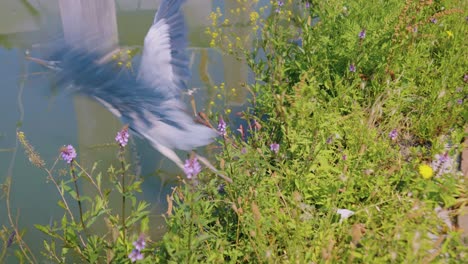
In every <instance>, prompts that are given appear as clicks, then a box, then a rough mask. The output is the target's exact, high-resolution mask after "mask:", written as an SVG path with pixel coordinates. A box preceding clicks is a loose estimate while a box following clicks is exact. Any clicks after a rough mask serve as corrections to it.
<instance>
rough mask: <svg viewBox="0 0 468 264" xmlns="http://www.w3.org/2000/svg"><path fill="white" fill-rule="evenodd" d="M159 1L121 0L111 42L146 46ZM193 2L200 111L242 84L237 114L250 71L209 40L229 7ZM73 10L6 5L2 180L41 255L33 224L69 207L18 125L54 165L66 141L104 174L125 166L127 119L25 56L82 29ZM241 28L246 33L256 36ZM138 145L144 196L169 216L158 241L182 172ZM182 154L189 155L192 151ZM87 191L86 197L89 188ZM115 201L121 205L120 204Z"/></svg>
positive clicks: (1, 40)
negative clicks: (21, 140)
mask: <svg viewBox="0 0 468 264" xmlns="http://www.w3.org/2000/svg"><path fill="white" fill-rule="evenodd" d="M67 1H68V2H69V1H70V0H63V2H62V4H63V3H66V2H67ZM75 2H76V1H75ZM78 2H79V1H78ZM159 2H160V1H153V0H139V1H134V0H117V1H116V2H115V8H116V12H115V14H116V16H115V17H116V20H115V22H114V26H115V29H116V30H113V29H112V25H107V28H110V31H111V35H112V36H114V37H115V41H114V40H113V38H112V37H108V38H106V39H107V40H109V44H108V46H109V47H114V46H115V47H117V46H140V45H142V42H143V38H144V35H145V34H146V32H147V30H148V27H149V25H150V24H151V22H152V20H153V17H154V12H155V8H156V7H157V6H158V5H159ZM236 4H237V1H229V4H228V6H229V8H233V7H235V5H236ZM187 5H189V6H187V7H186V8H185V10H186V11H187V12H186V20H187V21H188V25H189V43H190V46H191V47H190V49H189V53H190V54H189V55H190V57H191V70H192V82H191V84H190V86H191V87H193V88H197V93H196V94H195V101H196V106H197V111H207V110H208V107H209V102H210V101H212V100H215V97H216V94H217V93H216V92H215V91H214V90H213V87H214V86H215V85H219V84H220V83H222V82H225V83H226V87H228V88H231V87H235V88H237V90H238V92H237V93H236V97H228V98H226V102H225V103H226V105H227V106H229V107H230V108H231V109H232V110H233V111H232V112H233V113H235V112H237V111H240V110H241V109H242V104H243V103H245V101H246V95H247V92H246V91H241V90H239V89H241V87H242V86H241V85H240V83H246V82H248V70H247V68H246V66H245V65H243V64H241V63H240V62H238V61H236V60H235V59H234V58H232V57H227V56H222V55H221V54H220V53H219V52H217V51H216V50H213V49H210V48H208V43H209V40H208V37H207V36H206V35H205V34H204V31H205V28H206V26H208V23H209V20H208V19H207V16H208V15H209V13H210V12H211V11H212V10H214V9H216V7H221V8H222V9H224V3H223V1H218V0H216V1H212V0H197V1H188V3H187ZM69 8H70V7H67V6H65V5H62V6H60V5H59V4H58V1H57V0H29V1H27V0H21V1H18V0H7V1H3V2H2V3H0V78H1V83H2V86H1V88H2V89H1V92H2V94H1V95H0V182H1V183H3V182H4V181H5V179H6V178H7V177H9V176H11V177H12V186H11V197H10V198H11V201H10V202H11V206H12V208H11V209H12V212H13V213H14V214H15V215H16V214H17V215H19V217H18V226H19V227H20V229H24V230H26V231H27V233H26V236H25V237H24V239H25V241H26V242H27V243H28V245H29V246H31V248H32V250H33V251H34V252H35V253H38V252H39V249H40V248H41V247H42V242H40V241H41V239H42V238H43V236H42V235H41V233H40V232H39V231H37V230H36V229H34V228H33V227H32V224H33V223H38V224H47V223H50V222H52V221H55V220H57V219H60V217H61V215H62V210H60V208H59V207H58V206H57V205H56V202H57V200H58V195H57V192H56V190H55V189H54V188H55V187H53V185H51V184H48V183H47V182H46V175H45V173H44V172H42V171H41V170H39V169H37V168H36V167H34V166H33V165H32V164H31V163H30V162H29V161H28V158H27V157H26V156H25V155H24V151H23V149H22V148H21V147H19V146H18V144H17V142H16V129H17V128H20V129H21V130H22V131H24V132H25V134H26V136H27V138H28V139H29V141H30V143H31V144H32V145H33V146H34V147H35V149H36V150H37V151H38V152H39V153H40V154H41V156H42V158H43V159H44V160H45V161H46V163H47V165H48V166H49V167H50V165H51V164H52V163H53V162H54V161H55V159H56V158H57V156H58V149H59V148H60V147H61V146H62V145H64V144H73V145H74V146H77V151H78V153H79V162H80V163H81V164H82V165H84V166H85V167H88V168H90V167H92V165H93V164H94V162H96V161H97V162H98V171H103V172H105V171H106V169H107V168H108V166H109V165H111V164H114V166H115V167H116V166H117V164H115V162H116V161H117V158H116V157H117V147H116V146H113V145H110V144H108V143H113V139H114V136H115V133H116V131H118V130H119V129H120V128H121V126H122V125H121V123H120V122H119V120H117V119H116V118H115V117H114V116H112V115H111V114H110V113H109V112H108V111H107V110H106V109H104V108H103V107H102V106H101V105H99V104H97V103H96V102H94V101H90V100H88V99H87V98H83V97H79V96H75V97H71V96H69V95H67V94H66V93H63V92H62V93H60V92H58V91H57V90H56V87H54V82H53V78H52V77H51V75H50V73H49V72H48V71H47V70H45V69H44V68H43V67H41V66H40V65H37V64H35V63H32V62H30V61H27V60H25V55H24V54H25V52H26V50H29V51H30V52H31V53H32V54H35V50H36V46H37V44H38V43H41V42H43V40H44V39H47V37H45V36H44V34H50V32H53V33H52V34H51V35H54V34H55V29H56V31H58V32H60V31H61V30H62V24H63V29H66V28H67V27H72V28H73V27H74V26H75V27H76V18H73V17H71V16H67V17H65V18H64V17H63V13H66V12H67V10H68V11H70V9H69ZM188 10H190V12H188ZM60 12H62V19H61V18H60V15H59V14H60ZM109 21H112V19H110V20H109ZM87 22H89V23H93V22H92V21H89V20H87ZM67 25H68V26H67ZM44 28H47V30H44ZM51 28H53V29H54V30H50V29H51ZM241 30H242V29H240V32H239V34H248V33H247V32H241ZM46 32H47V33H46ZM69 32H70V29H69ZM109 36H110V35H109ZM65 37H67V33H65ZM68 37H69V38H70V39H71V40H72V41H75V42H77V43H78V41H79V38H76V37H74V36H71V37H70V36H68ZM35 55H38V56H39V55H40V54H35ZM131 148H132V150H133V151H130V152H129V157H128V158H130V159H132V161H133V162H132V164H135V166H134V170H136V171H138V172H139V174H140V175H141V176H142V177H143V178H144V185H143V186H142V188H143V193H142V194H141V198H144V199H146V200H148V201H149V202H150V203H151V204H152V206H153V208H152V212H153V215H154V218H155V219H156V220H157V219H159V220H161V221H156V222H155V221H153V223H158V224H156V225H157V226H160V228H159V229H158V228H154V229H153V231H154V232H155V234H152V237H153V239H155V238H156V237H157V235H160V234H162V232H163V222H162V219H161V217H159V215H161V214H162V213H163V212H165V210H166V195H167V194H169V193H170V192H171V187H173V186H174V185H175V184H176V176H177V175H180V174H181V171H179V170H178V169H177V168H176V167H175V165H174V164H172V162H169V161H167V160H166V159H164V158H163V157H161V155H160V154H159V153H157V152H156V151H155V150H153V149H152V148H151V147H150V146H149V145H148V144H147V143H146V142H145V141H143V140H139V139H135V140H134V141H133V144H132V147H131ZM179 155H180V156H181V157H182V158H185V157H184V156H183V155H185V154H183V153H179ZM62 167H64V166H62ZM83 188H84V192H85V194H86V191H87V190H86V186H83ZM113 202H114V203H115V205H116V206H117V205H118V201H113ZM155 219H153V220H155ZM0 225H5V226H9V224H8V219H7V216H6V208H5V201H4V200H1V202H0ZM36 255H38V254H36Z"/></svg>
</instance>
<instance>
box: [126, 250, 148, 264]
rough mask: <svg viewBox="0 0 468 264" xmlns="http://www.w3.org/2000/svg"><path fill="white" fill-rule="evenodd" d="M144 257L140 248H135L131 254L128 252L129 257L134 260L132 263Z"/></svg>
mask: <svg viewBox="0 0 468 264" xmlns="http://www.w3.org/2000/svg"><path fill="white" fill-rule="evenodd" d="M143 257H144V256H143V254H142V253H141V252H140V251H139V250H138V249H134V250H132V252H131V253H130V254H128V258H129V259H130V260H131V261H132V263H133V262H135V261H137V260H142V259H143Z"/></svg>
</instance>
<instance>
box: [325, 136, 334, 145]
mask: <svg viewBox="0 0 468 264" xmlns="http://www.w3.org/2000/svg"><path fill="white" fill-rule="evenodd" d="M332 141H333V137H332V136H329V137H328V138H327V141H326V143H327V144H331V143H332Z"/></svg>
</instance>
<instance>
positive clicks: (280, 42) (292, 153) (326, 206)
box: [160, 0, 468, 263]
mask: <svg viewBox="0 0 468 264" xmlns="http://www.w3.org/2000/svg"><path fill="white" fill-rule="evenodd" d="M275 2H276V1H275ZM273 4H275V3H273ZM241 5H242V4H241ZM246 5H248V4H246ZM262 8H263V7H261V8H260V10H263V11H265V9H264V8H263V9H262ZM275 8H276V7H275V6H274V7H273V11H272V14H271V15H270V16H268V18H266V19H258V20H255V21H251V24H250V25H249V26H250V27H252V28H257V29H259V31H258V32H259V35H260V36H261V37H260V39H258V40H254V41H253V46H252V47H250V46H249V45H248V43H247V44H246V43H245V42H244V41H239V39H238V38H240V39H249V38H250V37H251V36H248V35H247V36H237V35H234V34H235V33H233V32H234V30H231V29H230V28H229V27H226V28H224V29H223V30H219V29H218V28H217V27H216V26H217V23H221V24H222V25H226V20H223V19H222V16H223V15H222V14H221V13H220V12H219V11H217V12H215V13H213V14H212V16H211V18H212V19H213V25H214V27H212V28H210V29H209V30H207V32H208V33H209V34H210V35H211V37H212V39H213V41H212V43H214V44H213V45H219V47H220V48H221V49H223V50H224V51H226V52H228V53H230V54H233V55H236V56H238V57H239V59H241V60H245V61H246V62H247V63H248V65H249V66H250V68H251V69H252V71H253V73H254V74H255V76H256V80H257V81H256V82H255V83H254V84H252V85H251V86H250V89H251V90H252V91H253V92H254V96H253V98H252V107H251V108H250V109H248V110H247V111H246V112H245V113H244V118H245V119H246V121H247V122H248V124H252V123H255V122H256V123H257V124H259V125H260V126H255V125H252V126H249V128H248V129H247V130H248V131H247V132H248V133H249V138H248V141H247V142H245V141H244V139H243V138H242V137H240V136H237V135H238V134H236V132H235V130H236V129H235V128H231V131H230V133H229V134H228V136H227V137H226V138H225V139H224V141H223V142H221V143H222V144H223V145H224V151H223V153H221V154H220V155H219V157H218V158H219V160H220V164H221V165H222V166H223V168H224V171H225V172H226V173H227V175H228V176H229V177H231V178H233V180H234V183H233V184H229V185H226V186H225V187H224V189H225V192H226V194H224V195H223V194H220V193H219V192H218V191H217V188H218V186H219V184H221V182H220V181H216V180H208V178H207V179H205V181H202V182H203V184H200V185H197V186H196V187H193V186H190V185H185V186H182V187H181V188H180V189H178V190H177V192H175V193H174V195H173V198H174V203H175V204H176V205H177V206H175V207H174V212H173V215H171V216H169V218H168V227H169V231H168V233H167V234H166V235H165V237H164V239H163V241H161V243H160V244H161V249H162V250H161V251H160V254H161V258H162V259H164V260H166V261H168V262H172V261H173V262H177V263H180V262H187V263H197V262H198V263H205V262H210V263H211V262H216V263H224V262H259V263H264V262H282V263H283V262H286V263H289V262H291V263H296V262H298V263H308V262H314V263H317V262H330V263H341V262H350V261H354V262H359V263H381V262H395V263H401V262H405V261H406V262H411V263H419V262H422V263H427V262H432V261H444V259H446V260H447V261H448V262H450V263H452V262H459V261H461V260H462V259H463V258H464V257H466V254H467V251H466V248H465V247H464V246H463V242H462V240H461V238H460V233H459V231H457V230H456V229H455V228H454V227H453V224H452V223H450V220H449V221H445V220H446V218H443V217H442V216H441V214H440V210H442V212H450V214H451V216H452V217H456V215H457V214H458V213H459V212H458V208H460V207H461V206H463V204H466V183H464V182H463V177H462V176H461V174H460V172H458V171H457V170H456V169H455V168H453V169H452V170H450V171H438V170H436V171H434V174H435V175H434V176H433V177H432V178H429V179H425V178H423V177H421V175H420V174H419V172H418V168H419V166H420V165H421V164H429V165H430V164H431V162H434V161H436V159H437V157H436V156H435V155H436V154H440V155H442V154H444V153H446V154H447V155H448V156H450V157H452V158H455V157H456V154H457V153H459V151H460V149H461V147H462V145H460V144H459V142H461V141H462V139H463V135H464V134H463V129H464V126H465V125H466V102H462V103H461V104H460V101H457V100H459V99H462V98H465V97H466V95H467V90H466V89H467V86H466V82H464V79H463V77H464V74H466V69H467V62H466V60H463V59H461V58H465V57H467V54H466V50H468V49H467V46H466V42H465V41H464V35H465V34H464V33H463V32H466V27H467V24H466V21H465V17H466V15H465V14H463V13H464V11H463V10H462V9H461V8H462V6H461V2H459V1H406V3H404V2H401V1H381V2H379V4H377V3H375V2H372V1H352V2H349V1H338V0H337V1H327V2H323V1H314V2H313V3H312V8H311V9H310V10H304V8H303V7H302V4H301V6H299V5H294V4H293V3H292V2H291V1H285V5H284V6H283V7H281V9H280V10H281V11H280V12H279V13H275V12H274V10H275ZM290 11H291V12H290ZM227 12H228V11H227ZM252 16H253V15H252V13H251V15H250V17H252ZM431 19H432V20H431ZM433 19H437V21H435V23H434V20H433ZM363 30H365V32H366V36H365V37H364V38H360V37H359V33H360V32H361V31H363ZM254 37H255V36H254ZM298 37H300V39H301V41H300V42H301V43H302V45H298V44H297V41H291V40H293V39H296V38H298ZM351 64H353V65H354V66H355V68H356V71H355V72H352V71H350V65H351ZM465 101H466V99H465ZM260 127H261V128H260ZM392 130H395V131H396V132H397V136H396V137H395V139H391V138H390V136H389V133H390V132H391V131H392ZM272 143H279V144H280V150H279V152H278V153H277V154H275V153H274V152H273V151H271V150H270V144H272ZM202 180H203V179H202ZM440 208H442V209H440ZM338 209H348V210H351V211H353V212H354V213H355V214H354V215H353V216H351V217H350V218H349V219H344V218H343V219H341V218H340V215H339V214H338V213H337V210H338ZM428 252H429V253H428Z"/></svg>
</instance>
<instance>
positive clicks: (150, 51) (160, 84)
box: [138, 0, 190, 96]
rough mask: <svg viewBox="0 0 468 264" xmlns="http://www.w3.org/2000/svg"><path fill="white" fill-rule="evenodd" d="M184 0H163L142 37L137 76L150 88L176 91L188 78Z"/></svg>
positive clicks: (175, 93)
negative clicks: (142, 45)
mask: <svg viewBox="0 0 468 264" xmlns="http://www.w3.org/2000/svg"><path fill="white" fill-rule="evenodd" d="M184 2H185V0H163V2H162V3H161V6H160V7H159V9H158V11H157V13H156V15H155V18H154V21H153V24H152V26H151V27H150V29H149V31H148V33H147V35H146V37H145V41H144V47H143V54H142V59H141V63H140V69H139V73H138V78H139V80H140V81H143V82H145V83H146V84H147V85H148V86H150V87H152V88H153V89H159V90H162V91H164V92H166V93H168V94H171V95H176V96H177V95H179V94H180V92H181V90H185V89H186V88H187V82H188V80H189V78H190V70H189V60H188V57H187V54H186V47H187V33H186V32H187V29H186V25H185V21H184V17H183V14H182V11H181V9H180V8H181V5H182V3H184Z"/></svg>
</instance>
